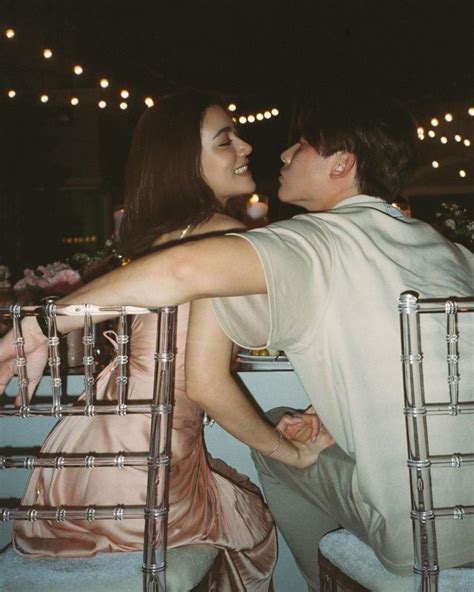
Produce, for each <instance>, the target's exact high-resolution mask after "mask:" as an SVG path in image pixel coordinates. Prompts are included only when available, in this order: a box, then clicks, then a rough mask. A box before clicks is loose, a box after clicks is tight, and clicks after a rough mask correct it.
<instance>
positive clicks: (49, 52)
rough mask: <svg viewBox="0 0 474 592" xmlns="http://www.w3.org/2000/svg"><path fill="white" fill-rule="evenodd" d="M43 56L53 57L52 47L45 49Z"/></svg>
mask: <svg viewBox="0 0 474 592" xmlns="http://www.w3.org/2000/svg"><path fill="white" fill-rule="evenodd" d="M43 56H44V57H45V58H46V59H47V60H49V59H50V58H52V57H53V52H52V51H51V50H50V49H44V50H43Z"/></svg>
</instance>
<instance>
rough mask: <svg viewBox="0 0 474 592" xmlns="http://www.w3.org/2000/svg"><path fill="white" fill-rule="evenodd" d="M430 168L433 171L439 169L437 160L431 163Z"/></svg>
mask: <svg viewBox="0 0 474 592" xmlns="http://www.w3.org/2000/svg"><path fill="white" fill-rule="evenodd" d="M431 166H432V167H433V168H434V169H439V162H438V161H437V160H433V162H432V163H431Z"/></svg>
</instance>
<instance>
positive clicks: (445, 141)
mask: <svg viewBox="0 0 474 592" xmlns="http://www.w3.org/2000/svg"><path fill="white" fill-rule="evenodd" d="M440 142H441V144H447V143H448V138H447V137H446V136H441V138H440Z"/></svg>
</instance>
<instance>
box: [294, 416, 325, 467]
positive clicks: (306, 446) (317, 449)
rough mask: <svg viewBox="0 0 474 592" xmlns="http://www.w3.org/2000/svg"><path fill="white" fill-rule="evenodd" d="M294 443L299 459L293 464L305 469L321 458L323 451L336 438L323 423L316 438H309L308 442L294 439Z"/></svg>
mask: <svg viewBox="0 0 474 592" xmlns="http://www.w3.org/2000/svg"><path fill="white" fill-rule="evenodd" d="M292 443H293V445H294V446H295V447H296V448H297V449H298V455H297V461H296V462H295V463H294V464H293V466H295V467H298V468H299V469H305V468H306V467H309V466H311V465H313V464H314V463H315V462H316V461H317V460H318V458H319V455H320V454H321V452H322V451H323V450H324V449H325V448H328V447H329V446H332V445H333V444H335V443H336V440H334V438H333V437H332V436H331V434H330V433H329V432H328V431H327V430H326V428H325V427H324V426H323V424H321V426H320V429H319V433H318V435H317V437H316V440H314V442H313V441H311V440H308V441H307V442H306V443H303V442H300V441H298V440H293V442H292Z"/></svg>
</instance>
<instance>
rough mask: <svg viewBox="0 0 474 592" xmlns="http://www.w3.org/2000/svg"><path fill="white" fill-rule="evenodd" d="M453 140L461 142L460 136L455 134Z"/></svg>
mask: <svg viewBox="0 0 474 592" xmlns="http://www.w3.org/2000/svg"><path fill="white" fill-rule="evenodd" d="M454 139H455V140H456V142H460V141H461V140H462V138H461V136H460V135H459V134H456V135H455V136H454Z"/></svg>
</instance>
